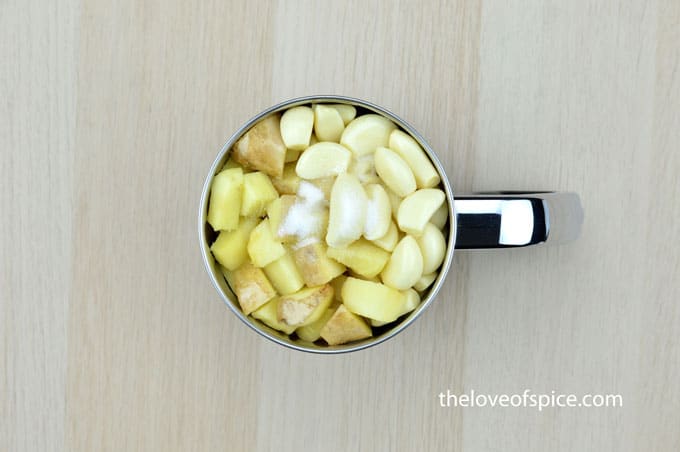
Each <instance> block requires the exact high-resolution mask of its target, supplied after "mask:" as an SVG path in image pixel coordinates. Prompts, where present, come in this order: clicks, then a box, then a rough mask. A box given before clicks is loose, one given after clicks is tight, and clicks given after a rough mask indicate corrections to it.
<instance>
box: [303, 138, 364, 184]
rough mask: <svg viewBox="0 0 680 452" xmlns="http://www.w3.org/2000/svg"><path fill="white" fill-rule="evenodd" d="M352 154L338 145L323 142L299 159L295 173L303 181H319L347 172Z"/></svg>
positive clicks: (308, 149)
mask: <svg viewBox="0 0 680 452" xmlns="http://www.w3.org/2000/svg"><path fill="white" fill-rule="evenodd" d="M351 159H352V153H351V152H350V151H348V150H347V149H346V148H345V147H344V146H342V145H339V144H337V143H330V142H327V141H322V142H320V143H316V144H314V145H312V146H310V147H308V148H307V150H306V151H304V152H303V153H302V154H301V155H300V158H298V161H297V165H296V166H295V172H296V173H297V175H298V176H300V177H301V178H303V179H319V178H321V177H330V176H335V175H337V174H340V173H344V172H345V171H347V167H348V166H349V162H350V160H351Z"/></svg>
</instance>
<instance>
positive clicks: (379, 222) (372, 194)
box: [364, 184, 392, 240]
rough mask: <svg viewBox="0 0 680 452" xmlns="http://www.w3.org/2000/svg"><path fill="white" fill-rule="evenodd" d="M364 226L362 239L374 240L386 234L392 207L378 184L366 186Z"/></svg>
mask: <svg viewBox="0 0 680 452" xmlns="http://www.w3.org/2000/svg"><path fill="white" fill-rule="evenodd" d="M365 191H366V198H367V200H368V204H367V205H366V224H365V225H364V237H366V238H367V239H368V240H375V239H379V238H380V237H383V236H384V235H385V234H387V230H388V229H389V227H390V222H391V221H392V207H391V206H390V199H389V198H388V197H387V193H386V192H385V189H384V188H382V186H381V185H378V184H370V185H366V187H365Z"/></svg>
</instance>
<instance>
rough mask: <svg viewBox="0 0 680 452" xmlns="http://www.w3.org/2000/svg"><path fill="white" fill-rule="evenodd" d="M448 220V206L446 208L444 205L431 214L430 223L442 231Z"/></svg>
mask: <svg viewBox="0 0 680 452" xmlns="http://www.w3.org/2000/svg"><path fill="white" fill-rule="evenodd" d="M448 218H449V206H447V205H446V203H444V204H442V205H441V206H439V209H437V210H436V211H435V212H434V213H433V214H432V218H430V223H432V224H433V225H435V226H437V227H438V228H439V229H443V228H444V225H446V220H447V219H448Z"/></svg>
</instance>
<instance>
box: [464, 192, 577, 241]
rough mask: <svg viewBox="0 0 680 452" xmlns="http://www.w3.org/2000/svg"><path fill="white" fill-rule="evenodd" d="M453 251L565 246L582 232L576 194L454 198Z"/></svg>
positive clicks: (491, 195)
mask: <svg viewBox="0 0 680 452" xmlns="http://www.w3.org/2000/svg"><path fill="white" fill-rule="evenodd" d="M454 211H455V212H456V220H457V232H456V248H458V249H475V248H508V247H520V246H527V245H535V244H538V243H543V242H546V243H550V244H555V243H564V242H568V241H571V240H574V239H576V238H577V237H578V236H579V234H580V232H581V224H582V223H583V208H582V207H581V200H580V199H579V197H578V195H577V194H576V193H560V192H546V193H517V192H501V193H480V194H475V195H468V196H456V199H455V201H454Z"/></svg>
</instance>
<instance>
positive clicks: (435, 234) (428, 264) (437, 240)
mask: <svg viewBox="0 0 680 452" xmlns="http://www.w3.org/2000/svg"><path fill="white" fill-rule="evenodd" d="M416 242H418V246H419V247H420V253H421V254H422V255H423V273H424V274H428V273H433V272H434V271H435V270H437V269H438V268H439V266H440V265H441V264H442V262H444V255H445V254H446V239H444V234H442V231H440V230H439V228H438V227H437V226H435V225H433V224H432V223H427V224H426V225H425V229H424V230H423V235H421V236H420V237H418V238H416Z"/></svg>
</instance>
